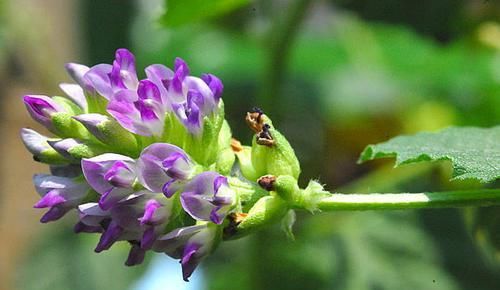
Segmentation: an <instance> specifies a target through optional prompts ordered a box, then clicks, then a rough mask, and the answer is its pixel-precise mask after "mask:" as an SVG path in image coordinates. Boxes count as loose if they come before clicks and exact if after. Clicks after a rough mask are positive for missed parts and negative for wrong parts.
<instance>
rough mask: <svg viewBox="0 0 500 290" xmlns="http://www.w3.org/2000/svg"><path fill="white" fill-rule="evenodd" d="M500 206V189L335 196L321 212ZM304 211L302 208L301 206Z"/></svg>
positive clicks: (325, 200) (320, 203) (324, 201)
mask: <svg viewBox="0 0 500 290" xmlns="http://www.w3.org/2000/svg"><path fill="white" fill-rule="evenodd" d="M492 205H500V189H477V190H466V191H443V192H423V193H370V194H342V193H333V194H331V195H330V196H327V197H324V198H321V199H320V200H319V201H318V202H317V208H318V209H319V210H321V211H336V210H395V209H412V208H438V207H440V208H446V207H465V206H476V207H477V206H492ZM297 207H298V208H300V207H301V206H300V205H297Z"/></svg>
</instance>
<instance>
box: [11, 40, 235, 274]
mask: <svg viewBox="0 0 500 290" xmlns="http://www.w3.org/2000/svg"><path fill="white" fill-rule="evenodd" d="M66 69H67V71H68V73H69V74H70V75H71V77H72V78H73V79H74V80H75V82H76V84H61V85H60V87H61V89H62V90H63V91H64V92H65V94H66V95H67V96H66V97H48V96H41V95H27V96H24V103H25V105H26V108H27V110H28V112H29V113H30V115H31V116H32V117H33V119H34V120H36V121H38V122H39V123H40V124H42V125H43V126H45V127H46V128H47V129H48V130H49V131H50V132H52V133H54V134H55V135H57V137H55V138H51V137H47V136H44V135H42V134H39V133H37V132H36V131H34V130H31V129H23V130H22V131H21V137H22V139H23V142H24V144H25V145H26V147H27V149H28V150H29V151H30V152H31V153H32V154H33V155H34V158H35V160H37V161H41V162H44V163H48V164H50V165H51V172H52V175H48V174H37V175H35V176H34V184H35V187H36V190H37V192H38V193H39V194H40V195H41V199H40V200H39V201H38V202H37V203H36V204H35V208H48V211H47V212H46V213H45V214H44V215H43V217H42V219H41V222H44V223H45V222H49V221H54V220H57V219H59V218H61V217H62V216H64V215H65V214H66V213H67V212H68V211H70V210H72V209H77V211H78V213H79V221H78V222H77V224H76V225H75V231H76V232H87V233H101V237H100V240H99V242H98V244H97V246H96V248H95V251H96V252H101V251H103V250H107V249H109V248H110V247H111V246H112V245H113V244H114V243H115V242H117V241H128V242H129V243H130V245H131V248H130V253H129V256H128V259H127V261H126V265H136V264H140V263H141V262H142V261H143V259H144V255H145V252H146V251H147V250H153V251H156V252H163V253H166V254H168V255H170V256H171V257H174V258H177V259H180V260H181V264H182V270H183V278H184V279H185V280H186V281H187V279H188V278H189V276H190V275H191V273H192V272H193V271H194V269H195V268H196V266H197V265H198V263H199V262H200V260H201V259H203V257H205V256H206V255H207V254H209V253H210V252H211V251H213V249H214V248H215V246H216V245H217V243H218V241H219V240H220V239H221V234H222V226H221V224H222V223H223V221H224V219H225V217H226V216H227V215H228V214H229V213H230V212H231V211H232V210H233V209H234V208H235V206H236V204H237V197H236V195H235V192H234V191H233V190H232V189H231V188H230V186H229V184H228V180H227V178H226V177H225V176H223V175H221V174H220V173H218V172H215V171H213V168H214V166H211V165H210V164H208V165H207V164H199V163H198V162H196V161H195V160H193V159H192V158H191V157H190V156H189V154H188V153H186V151H185V150H184V149H183V148H181V147H182V145H180V147H178V146H176V145H173V144H169V143H168V142H166V140H170V139H168V138H170V137H171V135H174V134H176V135H175V136H181V135H182V134H184V135H186V136H191V137H189V138H201V139H203V133H204V132H203V124H204V122H205V121H204V120H206V118H210V117H212V116H213V115H215V114H218V113H219V112H218V108H219V103H220V97H221V94H222V91H223V85H222V83H221V81H220V80H219V79H218V78H217V77H215V76H213V75H210V74H206V75H203V76H202V77H201V78H197V77H193V76H190V75H189V68H188V66H187V64H186V63H185V62H184V61H183V60H182V59H180V58H177V59H176V60H175V65H174V70H171V69H169V68H167V67H166V66H164V65H161V64H154V65H151V66H148V67H147V68H146V69H145V73H146V76H147V78H146V79H143V80H139V79H138V77H137V73H136V66H135V58H134V56H133V55H132V53H130V52H129V51H128V50H126V49H118V50H117V52H116V55H115V60H114V62H113V64H112V65H110V64H98V65H95V66H93V67H91V68H89V67H86V66H84V65H81V64H75V63H70V64H68V65H67V66H66ZM168 118H170V119H172V118H173V119H175V120H176V122H177V124H179V126H180V127H181V129H182V128H183V129H182V130H183V131H182V130H181V131H182V132H181V135H179V132H174V131H169V130H168V129H167V125H166V124H169V123H168V120H167V119H168ZM179 126H177V127H175V126H170V127H172V128H174V129H175V128H176V129H175V130H177V131H179V128H178V127H179ZM170 127H169V128H170ZM174 129H172V130H174ZM176 144H178V145H179V144H183V142H182V141H179V142H176ZM227 146H229V144H227Z"/></svg>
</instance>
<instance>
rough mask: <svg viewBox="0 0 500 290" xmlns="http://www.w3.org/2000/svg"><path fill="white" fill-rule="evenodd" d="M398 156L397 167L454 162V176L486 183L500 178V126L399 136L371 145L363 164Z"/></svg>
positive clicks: (366, 151)
mask: <svg viewBox="0 0 500 290" xmlns="http://www.w3.org/2000/svg"><path fill="white" fill-rule="evenodd" d="M384 157H396V166H398V165H401V164H407V163H415V162H422V161H437V160H450V161H451V162H452V164H453V177H454V178H456V179H467V178H472V179H478V180H480V181H482V182H489V181H493V180H495V179H497V178H500V167H499V164H500V126H497V127H493V128H474V127H463V128H458V127H450V128H447V129H444V130H442V131H439V132H437V133H428V132H423V133H418V134H416V135H413V136H398V137H396V138H393V139H391V140H389V141H387V142H384V143H379V144H377V145H369V146H368V147H366V149H365V150H364V151H363V152H362V153H361V156H360V158H359V161H361V162H363V161H367V160H372V159H377V158H384Z"/></svg>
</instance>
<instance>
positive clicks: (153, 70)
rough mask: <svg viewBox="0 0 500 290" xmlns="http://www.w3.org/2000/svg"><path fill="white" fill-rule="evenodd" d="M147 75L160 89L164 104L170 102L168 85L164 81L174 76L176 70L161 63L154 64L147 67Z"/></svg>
mask: <svg viewBox="0 0 500 290" xmlns="http://www.w3.org/2000/svg"><path fill="white" fill-rule="evenodd" d="M145 71H146V76H147V77H148V79H149V80H151V81H152V82H153V83H154V84H155V85H156V86H157V87H158V89H159V90H160V94H161V97H162V103H163V104H169V103H170V101H169V100H168V92H167V88H168V85H167V86H165V85H164V81H167V80H171V79H172V78H173V77H174V72H173V71H172V70H170V69H169V68H167V67H166V66H164V65H161V64H153V65H150V66H148V67H147V68H146V69H145Z"/></svg>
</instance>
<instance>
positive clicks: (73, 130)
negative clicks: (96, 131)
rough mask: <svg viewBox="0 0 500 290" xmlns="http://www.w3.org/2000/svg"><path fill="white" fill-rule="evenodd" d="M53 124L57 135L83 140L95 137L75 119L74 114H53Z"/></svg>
mask: <svg viewBox="0 0 500 290" xmlns="http://www.w3.org/2000/svg"><path fill="white" fill-rule="evenodd" d="M51 121H52V125H53V126H54V128H55V130H56V132H57V135H59V136H61V137H65V138H78V139H82V140H89V139H94V137H92V135H91V134H90V132H89V131H88V130H87V129H86V128H85V127H84V126H83V125H82V124H80V123H79V122H78V121H76V120H75V119H73V114H71V113H66V112H57V113H54V114H52V116H51Z"/></svg>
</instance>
